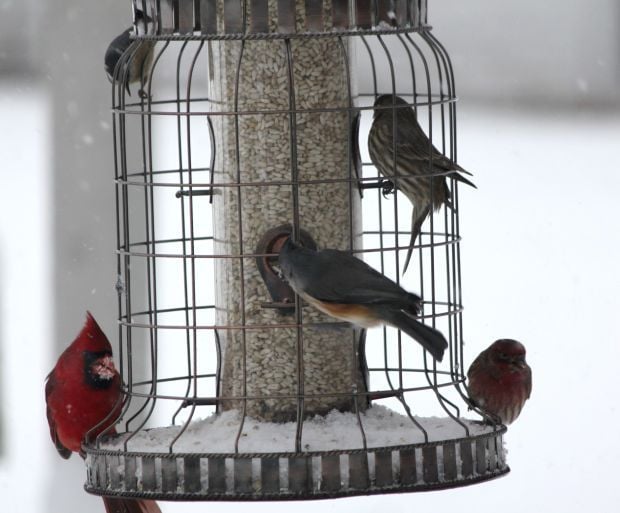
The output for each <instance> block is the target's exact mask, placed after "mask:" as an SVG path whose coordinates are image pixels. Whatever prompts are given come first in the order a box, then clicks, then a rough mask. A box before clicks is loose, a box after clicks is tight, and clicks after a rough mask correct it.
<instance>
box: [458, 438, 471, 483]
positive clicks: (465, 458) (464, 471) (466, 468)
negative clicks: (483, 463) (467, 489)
mask: <svg viewBox="0 0 620 513" xmlns="http://www.w3.org/2000/svg"><path fill="white" fill-rule="evenodd" d="M471 445H472V444H471V441H468V440H464V441H463V442H461V475H462V476H463V477H464V478H467V477H471V476H473V475H474V456H473V453H472V448H471Z"/></svg>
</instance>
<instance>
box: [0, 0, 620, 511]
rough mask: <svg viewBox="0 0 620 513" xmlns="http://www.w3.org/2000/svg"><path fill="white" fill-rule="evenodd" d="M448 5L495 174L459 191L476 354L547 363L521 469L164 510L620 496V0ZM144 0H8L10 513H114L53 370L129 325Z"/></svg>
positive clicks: (469, 120) (3, 321) (564, 502)
mask: <svg viewBox="0 0 620 513" xmlns="http://www.w3.org/2000/svg"><path fill="white" fill-rule="evenodd" d="M429 3H430V5H431V9H430V19H431V22H432V23H433V25H434V26H435V35H436V36H437V37H438V38H439V39H440V40H441V41H442V42H443V43H444V44H445V45H446V46H447V49H448V51H449V52H450V54H451V56H452V58H453V61H454V64H455V72H456V84H457V90H458V92H459V96H460V97H461V102H460V103H459V105H458V130H459V132H458V137H459V139H458V142H459V161H460V162H461V163H462V164H463V165H464V166H465V167H466V168H467V169H470V170H472V171H474V172H475V178H476V184H477V185H478V190H476V191H470V190H466V188H461V189H460V190H461V208H462V212H461V233H462V235H463V237H464V241H463V243H462V271H463V291H464V302H465V307H466V311H465V314H464V315H465V316H464V322H465V326H464V329H465V334H466V343H467V345H466V357H467V359H468V361H471V359H472V358H473V357H474V356H475V355H476V354H477V353H478V352H479V351H480V350H481V349H482V348H484V347H486V346H487V345H488V344H489V343H490V342H491V341H493V340H494V339H496V338H499V337H503V336H510V337H514V338H517V339H519V340H521V341H523V342H524V343H525V344H526V346H527V348H528V360H529V362H530V365H531V366H532V368H533V371H534V391H533V395H532V399H531V400H530V401H529V403H528V404H527V405H526V408H525V410H524V412H523V414H522V417H521V418H520V419H519V421H518V422H517V423H516V424H515V425H514V426H513V427H511V428H510V429H509V432H508V435H507V437H506V440H507V443H508V449H509V454H508V460H509V464H510V466H511V468H512V472H511V473H510V474H509V475H508V476H507V477H505V478H502V479H499V480H496V481H493V482H489V483H485V484H481V485H478V486H473V487H469V488H462V489H456V490H450V491H442V492H428V493H423V494H413V495H388V496H374V497H360V498H353V499H340V500H333V501H322V502H310V503H295V504H291V503H283V504H277V503H268V504H252V505H245V504H238V503H231V504H223V503H222V504H220V503H212V504H206V505H203V504H173V503H163V504H162V509H163V511H164V512H166V513H177V512H179V513H180V512H198V511H207V510H208V511H210V512H215V513H228V512H230V513H236V512H240V511H244V512H245V511H248V510H252V511H256V512H257V513H258V512H270V513H279V512H282V513H284V512H288V511H290V509H291V508H295V509H296V510H298V511H299V512H300V513H301V512H306V511H307V512H310V511H316V510H317V509H319V508H320V509H321V510H324V511H334V512H344V511H351V510H355V511H358V512H373V511H377V510H379V509H380V508H381V509H384V510H390V511H394V512H401V511H402V512H405V511H411V510H413V509H416V510H419V511H448V510H459V511H463V512H474V511H479V510H480V509H481V508H485V507H487V505H492V507H494V508H498V509H500V510H501V511H503V512H504V513H512V512H515V513H517V512H519V513H521V512H523V511H537V510H540V509H541V508H543V507H548V506H549V505H553V509H554V510H556V511H563V512H567V513H573V512H574V513H577V512H582V511H584V510H587V511H600V512H612V511H616V510H617V504H618V503H619V501H620V489H619V488H618V486H617V484H616V481H617V477H616V468H617V462H618V460H619V458H620V441H618V439H617V436H616V434H617V431H618V426H620V411H619V408H618V404H617V400H616V397H617V393H616V387H617V382H618V380H617V376H618V360H619V357H620V349H619V344H620V337H619V335H618V330H617V329H616V323H615V319H616V315H618V311H620V308H619V307H620V299H618V293H617V291H618V290H619V289H620V272H619V271H618V267H617V262H618V261H619V260H620V243H619V242H618V235H619V233H620V229H619V224H620V223H619V222H618V217H619V213H618V206H617V205H618V202H617V200H616V196H617V195H618V191H619V190H620V174H619V172H620V164H619V163H618V159H617V154H618V148H619V147H620V110H619V108H620V105H619V102H618V98H619V97H618V89H619V88H618V86H617V83H618V81H619V77H620V57H619V55H620V48H619V47H618V44H617V42H618V39H619V34H620V30H619V28H618V22H619V21H620V7H619V6H618V4H617V2H616V1H613V0H597V1H596V2H592V3H589V4H588V5H586V3H584V2H579V1H578V0H571V1H563V2H561V1H559V0H557V1H548V2H545V5H544V6H541V5H540V4H539V2H536V1H534V0H528V1H524V2H519V3H518V4H516V3H515V4H510V5H504V3H494V2H488V1H484V0H476V1H471V2H466V3H464V2H456V1H454V0H429ZM128 5H129V4H128V2H126V1H124V0H105V1H101V2H100V3H96V5H95V4H86V3H84V2H77V0H50V2H48V3H47V5H46V7H45V9H47V11H45V9H44V8H42V7H41V6H40V5H38V3H37V2H35V1H34V0H31V1H27V2H26V1H25V2H21V3H13V2H11V1H10V0H7V1H6V2H3V3H2V5H1V6H0V7H1V9H2V15H0V28H2V30H1V31H0V33H1V34H2V51H1V52H0V73H1V75H0V78H1V79H2V82H1V85H0V136H1V137H0V158H1V159H0V161H1V162H2V166H0V173H1V175H0V176H1V177H2V182H1V183H2V187H1V188H0V190H1V201H0V216H1V219H2V221H1V222H0V394H1V397H2V401H1V403H0V404H1V405H2V407H1V410H0V415H1V416H0V422H1V432H2V439H1V444H2V449H1V453H0V493H2V496H3V510H6V511H16V510H17V508H18V507H19V508H20V510H22V511H26V512H33V513H39V512H41V513H43V512H48V513H49V512H52V513H56V512H57V513H60V512H62V513H77V512H84V511H93V512H95V511H100V510H101V504H100V501H99V499H98V498H93V497H90V496H87V495H86V494H85V493H84V492H83V491H82V483H83V481H84V468H83V465H82V462H81V461H80V460H79V458H72V459H71V460H70V461H69V462H65V461H63V460H60V459H59V458H58V456H57V454H56V453H55V451H54V448H53V446H52V445H51V443H49V439H48V433H47V426H46V422H45V417H44V403H43V379H44V377H45V375H46V373H47V372H48V371H49V369H50V368H51V365H52V364H53V359H54V358H55V357H56V355H57V354H58V352H59V351H60V348H61V347H63V346H64V345H65V344H66V343H67V342H68V341H69V340H71V338H72V337H73V336H74V335H75V333H76V332H77V330H78V328H79V326H80V323H81V322H82V319H83V315H84V313H83V312H84V310H85V309H86V308H87V307H89V308H92V309H93V310H94V311H95V312H97V313H98V317H100V318H101V320H102V324H103V325H104V327H105V328H106V330H107V331H108V332H113V317H114V310H115V304H114V292H113V289H112V285H113V282H114V278H113V277H114V276H115V273H114V255H113V245H114V231H113V224H112V223H113V212H112V210H111V209H112V205H113V203H112V202H113V189H112V184H111V169H112V168H111V165H112V149H111V133H110V131H109V121H110V115H109V113H108V111H107V109H108V106H109V87H108V84H107V82H105V78H104V75H103V70H102V66H101V61H102V56H103V51H104V49H105V45H106V44H107V41H108V40H109V39H110V36H111V35H112V34H114V33H116V32H119V31H120V30H121V29H122V28H123V27H124V25H125V24H126V20H128V19H129V10H128ZM34 12H36V14H37V16H34V15H33V13H34ZM481 12H485V16H484V22H485V23H483V24H482V23H480V14H478V13H481ZM7 13H8V14H7ZM94 21H96V22H97V23H93V22H94ZM13 27H14V28H13ZM36 31H38V36H37V37H34V34H35V32H36ZM11 34H13V35H14V38H13V39H9V38H10V35H11ZM472 35H474V36H475V37H473V36H472ZM76 38H79V39H78V40H79V41H80V44H79V45H76V44H75V41H76ZM11 41H13V43H11ZM5 42H6V44H5ZM89 55H90V57H88V56H89ZM93 56H95V57H93ZM24 63H26V66H25V67H24V69H21V68H20V65H21V64H24ZM85 298H87V299H85ZM51 305H53V307H50V306H51ZM25 419H27V420H25Z"/></svg>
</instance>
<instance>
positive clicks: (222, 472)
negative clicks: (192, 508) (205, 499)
mask: <svg viewBox="0 0 620 513" xmlns="http://www.w3.org/2000/svg"><path fill="white" fill-rule="evenodd" d="M207 481H208V486H209V493H224V492H225V491H226V460H224V458H209V460H208V462H207Z"/></svg>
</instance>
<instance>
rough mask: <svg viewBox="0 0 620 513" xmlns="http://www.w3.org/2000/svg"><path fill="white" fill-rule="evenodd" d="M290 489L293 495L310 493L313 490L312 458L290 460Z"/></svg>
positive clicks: (299, 457) (300, 457) (301, 457)
mask: <svg viewBox="0 0 620 513" xmlns="http://www.w3.org/2000/svg"><path fill="white" fill-rule="evenodd" d="M288 487H289V490H290V491H291V492H293V493H309V492H310V491H311V490H312V457H309V456H297V457H292V458H289V459H288Z"/></svg>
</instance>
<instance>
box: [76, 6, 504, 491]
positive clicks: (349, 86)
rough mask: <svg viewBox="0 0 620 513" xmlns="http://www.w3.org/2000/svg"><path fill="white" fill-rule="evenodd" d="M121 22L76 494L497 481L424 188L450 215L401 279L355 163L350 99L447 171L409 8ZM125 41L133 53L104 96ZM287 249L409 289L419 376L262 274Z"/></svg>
mask: <svg viewBox="0 0 620 513" xmlns="http://www.w3.org/2000/svg"><path fill="white" fill-rule="evenodd" d="M133 8H134V30H135V32H136V34H138V35H137V36H135V38H134V40H133V42H132V44H131V46H130V47H129V48H128V50H127V51H126V52H125V53H124V54H123V55H122V57H121V58H120V60H119V62H118V64H117V66H116V68H115V70H114V86H113V131H114V146H115V178H116V191H117V195H116V198H117V233H118V237H117V240H118V250H117V255H118V257H117V259H118V283H117V289H118V292H119V295H118V309H119V352H118V355H117V360H118V364H119V367H120V369H121V372H122V375H123V379H124V382H125V384H126V392H127V401H126V403H125V406H124V409H123V413H122V415H121V418H120V419H119V424H118V425H117V428H116V429H117V431H118V432H119V434H118V435H115V436H114V437H109V436H108V435H107V434H105V433H104V434H102V435H100V436H99V437H98V438H97V439H96V440H91V441H89V442H88V443H86V444H85V446H84V450H85V453H86V465H87V482H86V489H87V491H89V492H91V493H95V494H101V495H122V496H130V497H149V498H158V499H168V500H216V499H218V500H260V499H269V500H273V499H295V498H300V499H301V498H326V497H337V496H346V495H358V494H369V493H386V492H399V491H416V490H428V489H435V488H445V487H451V486H460V485H465V484H470V483H474V482H478V481H484V480H487V479H491V478H494V477H498V476H500V475H502V474H505V473H506V472H508V470H509V469H508V466H507V464H506V461H505V453H504V447H503V441H502V436H503V434H504V432H505V430H506V428H505V427H504V426H502V425H499V424H493V423H490V424H482V423H480V422H476V421H472V420H467V419H464V418H463V417H462V413H463V412H464V410H466V409H467V402H466V396H465V393H464V390H463V383H464V380H465V378H464V372H463V371H464V365H463V329H462V306H461V286H460V282H461V280H460V252H459V241H460V234H459V218H458V188H457V183H456V181H455V180H454V178H453V177H447V178H446V180H447V183H448V185H449V195H450V197H449V202H448V203H449V204H450V208H448V207H446V205H443V206H441V208H440V209H439V210H438V211H437V212H436V213H434V214H433V215H431V216H429V217H428V219H427V220H426V221H425V223H424V225H423V230H422V231H421V233H420V235H419V236H418V238H417V240H416V242H415V246H414V250H413V256H412V259H411V262H410V266H409V268H408V270H407V273H403V261H404V258H403V256H404V255H405V254H406V252H407V250H408V247H409V238H410V234H411V231H410V230H411V228H410V225H409V219H410V215H411V214H410V212H411V211H410V208H411V205H410V203H409V201H408V200H407V198H406V196H404V195H402V193H401V192H400V190H399V188H398V183H399V182H398V180H399V177H398V174H397V173H395V174H394V175H390V176H386V175H385V174H384V175H381V174H380V173H379V171H378V170H377V169H376V168H375V167H374V166H373V165H372V163H371V162H370V159H369V155H368V150H367V144H366V141H367V139H368V132H369V129H370V126H371V123H372V119H373V112H374V109H373V104H374V101H375V99H376V98H377V97H378V96H379V95H381V94H385V93H389V94H394V95H397V96H399V97H401V98H402V99H403V100H404V101H406V102H407V104H408V105H409V106H411V107H413V108H414V109H415V113H416V117H417V120H418V123H419V124H420V125H421V127H423V129H424V131H425V132H426V133H427V134H428V136H429V137H430V139H431V140H432V141H433V144H434V145H435V146H436V147H437V148H438V149H439V151H441V152H442V153H443V154H445V155H446V156H447V157H448V158H450V159H452V160H453V161H455V160H456V110H455V101H456V96H455V92H454V81H453V76H452V68H451V64H450V60H449V57H448V55H447V53H446V51H445V50H444V48H443V47H442V46H441V44H440V43H439V42H438V41H437V40H436V39H435V37H434V36H433V35H432V34H431V30H430V26H429V25H428V24H427V22H426V2H425V1H420V2H413V3H408V2H401V1H395V2H392V3H387V2H374V1H364V2H362V1H356V2H352V1H350V0H346V1H341V0H338V1H337V0H332V1H331V2H327V1H326V2H318V3H317V2H314V1H312V0H310V1H304V2H293V1H290V2H283V1H278V2H275V0H273V1H271V0H269V1H267V0H251V1H249V2H242V1H240V0H239V1H230V0H225V1H224V0H201V1H199V2H198V1H193V0H179V1H178V2H173V3H170V4H169V3H167V2H156V1H154V0H149V1H145V0H135V1H134V5H133ZM143 13H146V16H144V15H143ZM145 47H146V50H151V51H152V52H153V55H152V59H145V60H144V62H145V65H144V66H143V68H142V77H141V81H140V83H139V84H129V86H128V87H126V86H125V84H124V77H126V74H127V72H128V70H129V69H130V68H131V64H132V60H133V59H135V58H136V56H139V55H144V53H145V52H144V50H145ZM396 63H398V65H396ZM132 92H133V93H134V94H131V93H132ZM137 93H139V94H137ZM388 108H391V109H396V108H401V107H399V106H398V105H397V104H396V103H394V104H393V105H390V106H389V107H388ZM407 108H408V107H407ZM428 150H429V160H430V155H431V145H430V144H428ZM394 151H396V150H394ZM433 158H436V157H433ZM429 169H430V168H429ZM435 180H437V178H435ZM395 191H398V192H395ZM403 219H404V220H403ZM290 234H292V235H293V237H294V238H295V239H296V240H300V241H302V243H303V244H304V245H305V246H307V247H318V248H337V249H340V250H343V251H349V252H351V253H352V254H354V255H355V256H357V257H358V258H362V259H363V260H364V261H366V262H367V263H368V264H370V265H372V266H373V267H374V268H376V269H377V270H379V271H380V272H382V273H383V274H385V275H386V276H388V277H390V278H391V279H392V280H394V281H396V282H398V283H400V284H401V285H402V286H403V287H404V288H405V289H407V290H409V291H412V292H415V293H418V294H420V295H421V296H422V297H423V298H424V301H423V305H422V313H421V316H420V320H421V321H422V322H424V323H426V324H429V325H431V326H434V327H435V328H437V329H438V330H440V331H441V332H442V333H443V334H444V335H445V337H446V339H447V341H448V343H449V347H448V349H447V350H446V352H445V355H444V358H443V360H442V362H437V361H435V360H434V359H433V358H432V357H431V356H430V355H429V354H427V353H426V352H425V351H424V350H423V349H422V348H421V347H420V346H419V345H418V344H417V343H415V342H413V341H412V340H411V339H410V338H409V337H408V336H406V335H403V334H401V333H400V332H399V331H398V330H396V329H394V328H391V327H384V328H375V329H371V330H364V329H359V328H356V327H354V326H352V325H349V324H348V323H343V322H339V321H337V320H336V319H334V318H332V317H328V316H326V315H324V314H323V313H321V312H320V311H318V310H316V309H315V308H314V307H312V306H310V305H308V304H306V303H305V302H303V301H302V300H300V299H299V297H297V296H296V295H295V294H294V293H293V291H292V290H291V289H290V288H289V287H288V285H287V284H286V283H284V282H282V281H281V280H280V278H279V275H278V272H277V266H276V265H274V264H275V263H276V262H277V256H278V251H279V249H280V248H281V246H282V243H283V242H284V240H285V239H286V238H287V237H288V236H289V235H290ZM165 426H168V427H165Z"/></svg>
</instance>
